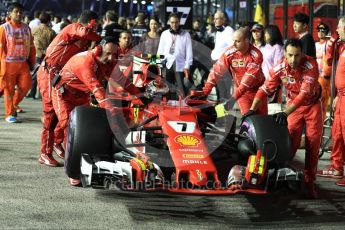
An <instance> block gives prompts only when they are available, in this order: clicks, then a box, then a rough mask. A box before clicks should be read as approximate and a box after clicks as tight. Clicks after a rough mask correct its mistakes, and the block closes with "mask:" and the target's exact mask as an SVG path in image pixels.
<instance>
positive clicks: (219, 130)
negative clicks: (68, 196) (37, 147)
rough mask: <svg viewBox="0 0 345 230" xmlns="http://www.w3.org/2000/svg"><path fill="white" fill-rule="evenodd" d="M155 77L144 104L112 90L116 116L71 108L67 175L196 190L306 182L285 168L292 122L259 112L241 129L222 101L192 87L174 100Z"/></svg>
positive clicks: (94, 182)
mask: <svg viewBox="0 0 345 230" xmlns="http://www.w3.org/2000/svg"><path fill="white" fill-rule="evenodd" d="M146 80H148V79H146ZM156 80H157V79H153V80H152V79H151V80H149V82H148V83H147V84H146V85H145V87H146V88H145V95H146V96H148V97H150V98H151V101H150V102H149V103H148V104H146V105H142V103H137V102H136V100H133V98H132V97H131V96H129V95H127V94H126V93H123V95H121V96H115V95H112V96H111V95H109V97H111V98H112V101H113V104H114V105H115V106H117V107H121V110H120V111H121V112H120V113H119V114H117V115H116V116H112V115H111V114H107V111H105V110H104V109H101V108H95V107H85V106H80V107H77V108H76V109H75V110H73V111H72V114H71V118H70V122H69V127H68V141H67V144H66V157H65V171H66V173H67V175H68V176H69V177H70V178H75V179H80V180H81V182H82V185H83V187H88V186H92V187H93V188H105V189H119V190H141V191H152V190H158V191H162V190H163V191H169V192H179V193H194V194H235V193H239V192H247V193H256V194H265V193H267V192H268V191H269V190H270V189H271V188H275V187H276V186H277V185H278V184H280V183H282V182H283V181H290V182H291V183H294V184H296V183H297V184H301V182H302V181H303V175H302V172H299V171H296V170H294V169H292V168H290V167H288V166H287V162H288V161H289V160H290V153H289V151H290V140H289V136H288V130H287V127H285V126H280V125H278V124H276V122H275V120H274V118H273V117H271V116H261V115H253V116H250V117H247V118H246V119H245V120H243V121H242V122H241V124H240V126H239V127H236V116H235V115H233V114H231V113H230V112H228V111H227V110H225V109H224V103H217V102H213V101H209V100H207V99H203V98H202V99H200V98H197V97H195V96H193V95H194V94H193V92H192V93H191V95H189V96H187V97H185V98H182V97H178V99H171V98H176V97H170V96H169V95H170V90H169V87H166V86H164V87H157V86H158V85H160V84H161V82H158V83H157V82H156ZM160 80H161V79H160ZM153 86H156V87H153ZM236 130H237V131H236Z"/></svg>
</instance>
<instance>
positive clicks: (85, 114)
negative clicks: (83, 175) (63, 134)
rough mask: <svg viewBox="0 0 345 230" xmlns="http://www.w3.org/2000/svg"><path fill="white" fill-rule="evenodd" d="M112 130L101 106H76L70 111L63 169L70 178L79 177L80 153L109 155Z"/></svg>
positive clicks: (92, 155)
mask: <svg viewBox="0 0 345 230" xmlns="http://www.w3.org/2000/svg"><path fill="white" fill-rule="evenodd" d="M111 151H112V132H111V129H110V127H109V124H108V120H107V115H106V111H105V110H104V109H102V108H96V107H86V106H78V107H76V108H75V109H74V110H73V111H72V112H71V116H70V120H69V125H68V130H67V145H66V155H65V171H66V173H67V175H68V177H70V178H74V179H79V177H80V158H81V154H84V153H86V154H88V155H89V156H90V157H91V158H95V157H98V156H110V155H111Z"/></svg>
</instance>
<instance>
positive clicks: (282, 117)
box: [273, 112, 288, 126]
mask: <svg viewBox="0 0 345 230" xmlns="http://www.w3.org/2000/svg"><path fill="white" fill-rule="evenodd" d="M273 117H274V118H275V119H276V122H277V124H279V125H282V126H287V124H288V122H287V114H286V113H285V112H279V113H276V114H273Z"/></svg>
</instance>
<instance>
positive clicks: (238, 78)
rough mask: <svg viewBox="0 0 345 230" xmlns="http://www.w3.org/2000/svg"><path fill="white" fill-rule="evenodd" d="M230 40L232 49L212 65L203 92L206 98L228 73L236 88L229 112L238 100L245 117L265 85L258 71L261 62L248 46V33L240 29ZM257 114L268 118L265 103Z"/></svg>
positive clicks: (252, 47)
mask: <svg viewBox="0 0 345 230" xmlns="http://www.w3.org/2000/svg"><path fill="white" fill-rule="evenodd" d="M233 40H234V45H233V46H231V47H229V48H228V49H227V50H226V51H225V52H224V53H223V54H222V56H221V57H220V58H219V60H218V61H217V62H216V63H215V64H214V65H213V70H211V72H210V74H209V76H208V78H207V82H206V83H205V86H204V88H203V92H204V94H205V95H208V94H209V93H210V92H211V90H212V88H213V87H214V86H215V85H216V84H217V82H218V81H219V80H220V79H221V78H222V76H223V75H224V74H225V73H226V72H227V71H230V72H231V74H232V76H233V83H234V86H235V87H234V92H233V94H232V96H231V98H230V100H229V103H228V107H229V108H232V107H233V105H234V103H235V102H236V100H237V101H238V105H239V107H240V110H241V114H242V115H244V114H246V113H248V111H249V109H250V106H251V105H252V102H253V100H254V97H255V94H256V92H257V90H258V88H259V87H260V86H261V85H262V84H263V83H264V81H265V77H264V75H263V73H262V70H261V64H262V61H263V59H262V54H261V52H260V51H259V50H258V49H257V48H255V47H254V46H253V45H251V44H250V42H249V31H248V30H247V29H245V28H241V29H238V30H237V31H235V33H234V34H233ZM256 113H258V114H267V103H262V104H260V106H259V108H258V109H257V111H256Z"/></svg>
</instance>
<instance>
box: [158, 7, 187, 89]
mask: <svg viewBox="0 0 345 230" xmlns="http://www.w3.org/2000/svg"><path fill="white" fill-rule="evenodd" d="M169 23H170V29H167V30H165V31H163V32H162V35H161V37H160V40H159V45H158V51H157V54H162V55H164V56H165V58H166V61H167V63H166V67H167V72H166V78H167V81H168V82H169V83H171V84H175V83H177V87H178V89H179V91H180V93H181V94H183V95H187V94H188V92H189V88H190V87H191V84H192V83H191V81H192V80H191V74H190V72H189V68H190V66H191V65H192V64H193V50H192V40H191V37H190V34H189V33H188V32H187V31H184V30H182V29H180V21H179V18H178V16H177V15H176V14H174V13H172V14H170V16H169ZM173 66H174V69H173ZM175 71H176V74H175Z"/></svg>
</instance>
